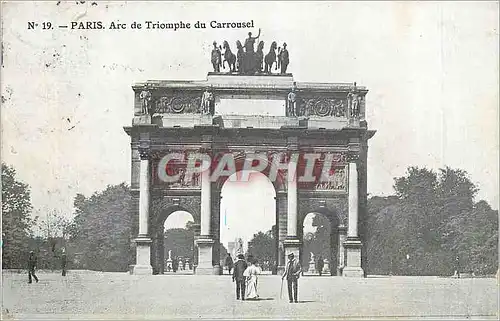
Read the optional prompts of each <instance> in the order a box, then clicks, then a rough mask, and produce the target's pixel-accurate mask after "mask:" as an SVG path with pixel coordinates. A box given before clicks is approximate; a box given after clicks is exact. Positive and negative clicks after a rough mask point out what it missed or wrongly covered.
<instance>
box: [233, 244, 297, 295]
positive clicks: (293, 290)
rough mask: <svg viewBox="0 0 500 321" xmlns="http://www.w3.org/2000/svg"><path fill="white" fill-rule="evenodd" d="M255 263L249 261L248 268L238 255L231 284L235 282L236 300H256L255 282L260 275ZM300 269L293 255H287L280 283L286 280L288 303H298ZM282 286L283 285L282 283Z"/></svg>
mask: <svg viewBox="0 0 500 321" xmlns="http://www.w3.org/2000/svg"><path fill="white" fill-rule="evenodd" d="M255 263H256V262H255V261H254V260H251V261H250V266H248V264H247V262H246V261H245V260H244V256H243V255H242V254H240V255H238V259H237V261H236V262H235V263H234V270H233V282H236V299H237V300H239V299H240V298H241V300H243V301H244V300H245V298H246V299H258V298H259V295H258V292H257V283H258V282H257V280H258V277H257V276H258V275H259V274H260V273H261V270H260V268H259V267H257V266H256V265H255ZM301 272H302V269H301V267H300V263H299V262H298V261H297V260H296V259H295V256H294V254H293V253H290V254H289V255H288V263H287V265H286V268H285V273H284V274H283V276H282V282H283V281H284V280H285V278H286V280H287V285H288V299H289V301H290V303H294V302H295V303H298V290H299V284H298V280H299V277H300V273H301ZM282 285H283V283H282Z"/></svg>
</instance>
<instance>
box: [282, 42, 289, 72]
mask: <svg viewBox="0 0 500 321" xmlns="http://www.w3.org/2000/svg"><path fill="white" fill-rule="evenodd" d="M289 63H290V57H289V55H288V50H287V49H286V42H285V43H284V44H283V50H281V52H280V65H281V73H282V74H286V68H287V67H288V64H289Z"/></svg>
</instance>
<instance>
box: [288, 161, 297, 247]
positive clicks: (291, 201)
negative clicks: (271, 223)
mask: <svg viewBox="0 0 500 321" xmlns="http://www.w3.org/2000/svg"><path fill="white" fill-rule="evenodd" d="M296 168H297V164H296V163H294V162H289V163H288V171H287V175H288V177H287V178H288V179H287V182H288V189H287V200H288V206H287V215H288V220H287V228H286V232H287V233H286V235H287V236H288V237H289V238H293V237H297V177H296V176H297V175H295V171H296Z"/></svg>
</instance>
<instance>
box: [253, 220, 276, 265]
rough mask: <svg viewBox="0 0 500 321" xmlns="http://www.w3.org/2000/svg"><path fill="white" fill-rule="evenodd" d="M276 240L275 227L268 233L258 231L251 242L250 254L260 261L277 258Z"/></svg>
mask: <svg viewBox="0 0 500 321" xmlns="http://www.w3.org/2000/svg"><path fill="white" fill-rule="evenodd" d="M275 252H276V241H275V236H274V234H273V228H271V230H269V231H267V232H266V233H262V232H258V233H256V234H254V235H253V237H252V239H251V240H250V242H249V246H248V254H249V255H252V256H253V257H254V258H255V259H257V260H259V261H260V262H264V261H269V262H273V261H274V260H275V255H276V254H275Z"/></svg>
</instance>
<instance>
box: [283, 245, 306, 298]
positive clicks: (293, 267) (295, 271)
mask: <svg viewBox="0 0 500 321" xmlns="http://www.w3.org/2000/svg"><path fill="white" fill-rule="evenodd" d="M301 272H302V269H301V267H300V263H299V262H298V261H297V260H296V259H295V257H294V255H293V253H290V254H288V263H287V264H286V268H285V273H284V274H283V276H282V279H284V278H285V277H286V281H287V283H288V299H289V300H290V303H293V302H295V303H298V302H299V301H298V300H297V297H298V291H299V284H298V280H299V277H300V273H301ZM292 288H293V292H292Z"/></svg>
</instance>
